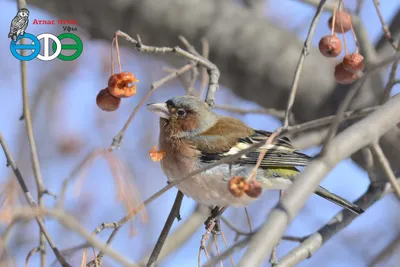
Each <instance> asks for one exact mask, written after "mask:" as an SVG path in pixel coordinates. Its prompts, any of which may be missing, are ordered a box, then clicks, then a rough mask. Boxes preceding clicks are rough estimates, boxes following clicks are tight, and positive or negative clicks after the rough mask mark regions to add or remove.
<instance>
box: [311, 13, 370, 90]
mask: <svg viewBox="0 0 400 267" xmlns="http://www.w3.org/2000/svg"><path fill="white" fill-rule="evenodd" d="M328 26H329V28H330V29H331V34H329V35H326V36H324V37H322V38H321V40H320V41H319V45H318V47H319V51H320V52H321V54H322V55H324V56H325V57H337V56H339V55H340V53H341V52H342V50H343V46H342V42H341V40H340V39H339V37H338V35H337V34H338V33H339V34H343V39H344V46H345V56H344V57H343V60H342V62H341V63H339V64H338V65H336V67H335V73H334V76H335V80H336V82H337V83H340V84H351V83H353V82H354V81H356V80H357V79H359V78H360V77H361V76H362V71H363V70H364V67H365V65H364V57H363V56H362V55H360V54H359V53H358V47H357V48H356V52H355V53H351V54H349V53H347V45H346V37H345V35H344V33H346V32H348V31H349V30H352V32H353V36H354V39H355V40H356V44H357V45H358V43H357V39H356V35H355V33H354V30H353V26H352V22H351V16H350V15H349V14H348V13H347V12H345V11H341V10H339V11H337V12H334V13H333V15H332V17H331V18H330V19H329V20H328Z"/></svg>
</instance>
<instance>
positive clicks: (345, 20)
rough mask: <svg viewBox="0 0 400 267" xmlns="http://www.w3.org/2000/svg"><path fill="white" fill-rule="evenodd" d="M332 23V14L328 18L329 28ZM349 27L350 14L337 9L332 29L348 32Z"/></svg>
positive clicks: (338, 31)
mask: <svg viewBox="0 0 400 267" xmlns="http://www.w3.org/2000/svg"><path fill="white" fill-rule="evenodd" d="M332 23H333V15H332V17H331V18H330V19H329V20H328V26H329V29H332ZM342 28H343V30H342ZM350 29H351V16H350V15H349V14H348V13H347V12H344V11H338V12H337V13H336V14H335V25H334V29H333V31H334V32H337V33H345V32H348V31H349V30H350Z"/></svg>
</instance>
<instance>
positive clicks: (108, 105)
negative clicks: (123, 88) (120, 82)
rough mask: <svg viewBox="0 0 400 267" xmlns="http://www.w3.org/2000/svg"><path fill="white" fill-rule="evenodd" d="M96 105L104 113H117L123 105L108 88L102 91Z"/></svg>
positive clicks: (98, 95)
mask: <svg viewBox="0 0 400 267" xmlns="http://www.w3.org/2000/svg"><path fill="white" fill-rule="evenodd" d="M96 103H97V106H98V107H99V108H101V109H102V110H104V111H115V110H117V109H118V107H119V105H120V104H121V98H118V97H115V96H113V95H112V94H110V92H109V91H108V89H107V88H105V89H103V90H101V91H100V92H99V93H98V94H97V97H96Z"/></svg>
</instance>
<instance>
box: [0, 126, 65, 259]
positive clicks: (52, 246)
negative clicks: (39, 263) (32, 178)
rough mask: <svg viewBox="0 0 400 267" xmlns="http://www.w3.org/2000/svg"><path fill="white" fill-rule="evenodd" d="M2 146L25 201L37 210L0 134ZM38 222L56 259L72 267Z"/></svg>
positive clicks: (40, 220) (37, 219)
mask: <svg viewBox="0 0 400 267" xmlns="http://www.w3.org/2000/svg"><path fill="white" fill-rule="evenodd" d="M0 144H1V146H2V147H3V151H4V154H5V156H6V159H7V165H8V166H11V168H12V170H13V171H14V174H15V176H16V178H17V181H18V183H19V185H20V187H21V189H22V191H23V192H24V196H25V199H26V200H27V201H28V203H29V205H30V206H31V207H32V208H36V207H37V204H36V202H35V200H34V199H33V197H32V195H31V193H30V192H29V190H28V187H27V186H26V183H25V180H24V178H23V177H22V174H21V172H20V170H19V168H18V166H17V165H16V163H15V162H14V160H13V158H12V156H11V153H10V150H9V149H8V145H7V143H6V142H5V140H4V138H3V134H2V133H1V132H0ZM36 221H37V223H38V225H39V228H40V231H41V232H42V233H43V235H44V236H45V238H46V239H47V242H48V243H49V245H50V247H51V249H52V250H53V252H54V255H55V256H56V258H57V260H58V261H59V262H60V264H61V265H62V266H63V267H71V265H69V264H68V263H67V261H66V260H65V259H64V257H63V256H62V255H61V254H60V251H59V250H58V248H57V247H56V245H55V243H54V241H53V239H52V238H51V237H50V234H49V232H48V231H47V229H46V226H45V224H44V221H43V219H42V218H40V217H36ZM12 226H13V223H12V224H11V227H12ZM10 229H11V228H8V230H7V231H6V233H8V232H9V230H10Z"/></svg>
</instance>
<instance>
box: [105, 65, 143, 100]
mask: <svg viewBox="0 0 400 267" xmlns="http://www.w3.org/2000/svg"><path fill="white" fill-rule="evenodd" d="M134 82H136V83H137V82H139V80H138V79H136V77H135V76H134V75H133V73H131V72H128V71H125V72H121V73H116V74H113V75H111V76H110V78H109V79H108V90H109V91H110V93H111V94H112V95H113V96H115V97H118V98H125V97H131V96H133V95H134V94H136V85H135V84H133V83H134Z"/></svg>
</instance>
